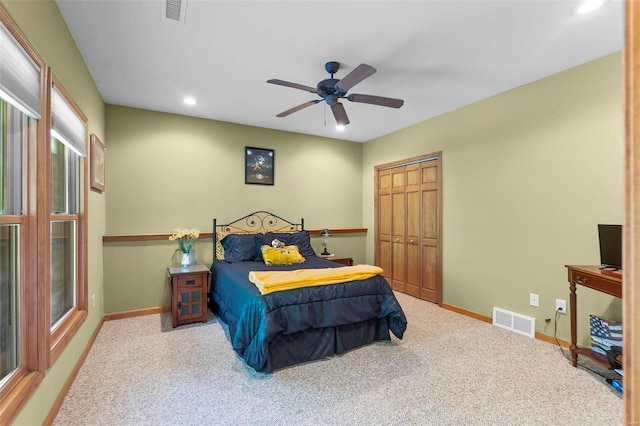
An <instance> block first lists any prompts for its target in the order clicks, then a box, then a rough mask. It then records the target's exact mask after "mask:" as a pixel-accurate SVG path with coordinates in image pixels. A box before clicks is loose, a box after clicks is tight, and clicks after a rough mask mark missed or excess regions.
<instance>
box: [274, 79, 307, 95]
mask: <svg viewBox="0 0 640 426" xmlns="http://www.w3.org/2000/svg"><path fill="white" fill-rule="evenodd" d="M267 83H271V84H278V85H280V86H286V87H292V88H294V89H300V90H304V91H306V92H311V93H318V89H316V88H315V87H311V86H305V85H304V84H298V83H291V82H290V81H284V80H278V79H277V78H272V79H271V80H267Z"/></svg>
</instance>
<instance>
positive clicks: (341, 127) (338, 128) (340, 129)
mask: <svg viewBox="0 0 640 426" xmlns="http://www.w3.org/2000/svg"><path fill="white" fill-rule="evenodd" d="M344 129H346V127H345V126H343V125H342V124H338V125H337V126H336V130H337V131H339V132H344Z"/></svg>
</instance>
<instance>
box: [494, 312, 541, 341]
mask: <svg viewBox="0 0 640 426" xmlns="http://www.w3.org/2000/svg"><path fill="white" fill-rule="evenodd" d="M493 325H495V326H496V327H500V328H505V329H507V330H511V331H514V332H516V333H519V334H524V335H525V336H529V337H535V335H536V319H535V318H531V317H528V316H526V315H521V314H517V313H515V312H510V311H507V310H505V309H501V308H496V307H494V308H493Z"/></svg>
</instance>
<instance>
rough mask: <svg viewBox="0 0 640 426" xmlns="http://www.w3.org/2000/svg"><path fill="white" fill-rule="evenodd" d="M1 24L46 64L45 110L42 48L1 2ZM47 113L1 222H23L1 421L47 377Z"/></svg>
mask: <svg viewBox="0 0 640 426" xmlns="http://www.w3.org/2000/svg"><path fill="white" fill-rule="evenodd" d="M0 22H1V23H2V24H3V25H4V26H5V27H6V28H7V30H8V31H9V32H10V33H11V35H12V36H13V37H14V38H15V39H16V40H17V41H18V43H19V44H20V46H21V47H22V48H23V49H24V51H25V52H26V53H27V55H29V57H30V58H31V59H32V60H33V62H34V63H35V64H36V65H37V66H38V67H39V68H40V107H41V111H43V112H44V111H45V107H46V104H47V102H48V97H47V73H48V71H47V67H46V64H45V62H44V61H43V60H42V59H41V58H40V56H39V55H38V53H37V52H36V50H35V49H34V48H33V47H32V46H31V44H30V43H29V41H28V40H27V39H26V37H25V36H24V35H23V34H22V32H21V31H20V30H19V29H18V27H17V25H16V24H15V23H14V22H13V20H12V19H11V17H10V16H9V14H8V13H7V12H6V11H5V9H4V8H3V7H2V6H1V5H0ZM45 114H46V113H43V114H41V118H40V119H39V120H36V121H35V125H31V124H29V125H28V126H27V133H28V137H27V143H26V145H25V150H24V156H25V159H26V162H25V164H26V170H24V179H25V180H24V184H25V188H24V192H23V194H24V197H25V199H24V200H23V206H24V211H23V212H22V214H21V215H0V224H15V223H19V224H20V231H19V234H18V235H19V238H20V244H19V250H20V269H19V271H20V284H19V285H20V290H19V291H20V305H19V306H20V314H19V318H20V320H19V321H20V327H19V329H20V336H21V338H20V343H19V348H20V366H19V367H18V368H17V369H16V370H15V371H14V372H13V373H11V375H10V376H8V377H7V379H6V380H5V381H4V383H3V384H2V386H1V387H0V424H8V423H10V422H11V420H12V419H13V418H14V417H15V416H16V414H17V413H18V412H19V410H20V409H21V408H22V406H23V405H24V404H25V402H26V401H27V400H28V398H29V397H30V396H31V394H32V393H33V392H34V391H35V389H36V387H37V385H38V384H39V383H40V382H41V381H42V380H43V378H44V375H45V371H46V365H47V357H46V352H45V351H43V350H42V349H41V348H43V347H45V346H44V345H45V343H46V334H45V331H46V328H45V326H46V320H45V317H44V316H43V315H42V313H43V312H44V308H45V300H44V298H42V297H40V298H38V295H39V294H43V292H45V290H46V287H45V283H44V282H42V281H41V280H39V276H38V275H39V273H38V271H39V270H40V269H41V268H42V266H43V265H42V263H41V260H42V259H40V258H39V257H38V246H39V244H40V240H39V238H40V236H39V235H38V233H37V231H38V213H39V208H40V205H39V200H38V184H39V182H38V173H37V165H38V162H39V160H40V158H39V155H40V153H39V149H38V147H39V146H42V143H43V142H44V141H45V140H46V137H47V133H48V132H47V124H48V121H47V120H46V116H45Z"/></svg>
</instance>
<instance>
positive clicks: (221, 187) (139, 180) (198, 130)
mask: <svg viewBox="0 0 640 426" xmlns="http://www.w3.org/2000/svg"><path fill="white" fill-rule="evenodd" d="M106 117H107V139H108V140H109V148H108V149H107V153H106V170H107V172H106V174H107V178H106V181H107V182H106V186H107V188H106V196H107V217H108V223H107V234H144V233H169V232H172V231H173V230H174V229H176V228H181V229H184V228H193V227H196V228H198V229H200V231H202V232H211V231H212V219H213V218H217V219H218V221H219V223H227V222H230V221H232V220H234V219H237V218H239V217H241V216H244V215H246V214H248V213H250V212H253V211H255V210H267V211H270V212H273V213H275V214H277V215H278V216H280V217H283V218H285V219H289V220H292V221H299V219H301V218H304V221H305V228H307V229H319V228H325V227H329V228H360V227H361V226H362V191H361V188H362V173H361V170H362V169H361V167H362V166H361V165H362V144H360V143H355V142H345V141H339V140H334V139H327V138H320V137H315V136H307V135H301V134H297V133H289V132H281V131H275V130H268V129H263V128H257V127H250V126H244V125H238V124H231V123H225V122H220V121H213V120H205V119H200V118H192V117H186V116H180V115H174V114H165V113H159V112H152V111H147V110H140V109H134V108H126V107H121V106H114V105H107V112H106ZM245 146H252V147H259V148H269V149H273V150H275V173H274V174H275V184H274V185H273V186H270V185H246V184H245V183H244V148H245ZM320 243H321V240H320V238H318V237H315V238H312V245H313V246H314V248H316V250H319V249H320ZM328 244H329V247H330V248H331V249H332V251H334V252H336V253H337V254H341V255H344V256H349V257H353V258H354V260H355V261H356V262H360V263H362V262H364V259H365V234H364V233H362V234H340V235H339V236H335V237H333V238H331V240H330V241H329V243H328ZM176 249H177V244H175V243H174V242H170V241H168V240H167V241H153V242H139V243H129V242H127V243H107V244H105V247H104V262H105V284H106V285H105V311H106V312H118V311H124V310H130V309H139V308H146V307H155V306H163V305H168V303H169V299H168V297H169V296H168V291H167V285H166V267H167V266H170V265H171V264H177V263H179V259H178V258H177V257H176V258H174V259H173V260H172V254H173V253H174V251H175V250H176ZM195 250H196V258H197V261H198V262H200V263H204V264H207V265H209V264H211V261H212V258H213V255H212V252H213V250H212V248H211V239H208V240H200V241H198V243H196V246H195Z"/></svg>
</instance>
